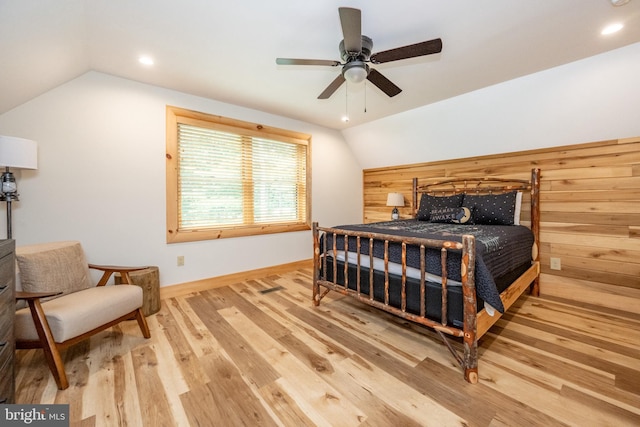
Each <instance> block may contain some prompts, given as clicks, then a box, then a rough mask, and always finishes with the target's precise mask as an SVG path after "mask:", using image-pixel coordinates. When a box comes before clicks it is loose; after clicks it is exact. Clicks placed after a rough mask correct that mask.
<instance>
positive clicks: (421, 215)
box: [416, 193, 464, 221]
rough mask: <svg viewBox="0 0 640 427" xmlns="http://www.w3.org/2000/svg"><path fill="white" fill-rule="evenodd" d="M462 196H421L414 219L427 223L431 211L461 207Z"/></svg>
mask: <svg viewBox="0 0 640 427" xmlns="http://www.w3.org/2000/svg"><path fill="white" fill-rule="evenodd" d="M463 198H464V194H455V195H453V196H431V195H429V194H426V193H424V194H422V196H421V197H420V207H419V208H418V215H416V219H418V220H420V221H429V219H430V218H431V211H432V210H433V209H437V208H459V207H460V206H462V199H463Z"/></svg>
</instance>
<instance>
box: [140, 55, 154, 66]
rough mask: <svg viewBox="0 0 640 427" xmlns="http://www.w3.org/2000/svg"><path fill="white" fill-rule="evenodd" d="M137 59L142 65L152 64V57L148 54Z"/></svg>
mask: <svg viewBox="0 0 640 427" xmlns="http://www.w3.org/2000/svg"><path fill="white" fill-rule="evenodd" d="M138 61H139V62H140V63H141V64H143V65H153V58H151V57H150V56H141V57H140V58H138Z"/></svg>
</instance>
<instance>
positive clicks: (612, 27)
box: [600, 22, 624, 36]
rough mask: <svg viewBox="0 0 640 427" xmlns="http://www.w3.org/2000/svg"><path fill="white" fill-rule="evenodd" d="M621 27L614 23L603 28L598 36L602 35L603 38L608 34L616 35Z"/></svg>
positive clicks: (619, 24)
mask: <svg viewBox="0 0 640 427" xmlns="http://www.w3.org/2000/svg"><path fill="white" fill-rule="evenodd" d="M622 27H624V25H622V24H621V23H619V22H616V23H615V24H611V25H607V26H606V27H604V29H603V30H602V31H601V32H600V34H602V35H603V36H607V35H609V34H613V33H617V32H618V31H620V30H621V29H622Z"/></svg>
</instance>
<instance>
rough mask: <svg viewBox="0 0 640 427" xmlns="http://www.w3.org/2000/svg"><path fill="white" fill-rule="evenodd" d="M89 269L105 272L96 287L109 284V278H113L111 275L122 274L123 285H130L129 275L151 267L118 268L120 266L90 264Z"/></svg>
mask: <svg viewBox="0 0 640 427" xmlns="http://www.w3.org/2000/svg"><path fill="white" fill-rule="evenodd" d="M89 268H92V269H94V270H100V271H103V272H104V273H103V274H102V277H101V278H100V281H99V282H98V284H97V285H96V286H104V285H106V284H107V282H108V281H109V278H110V277H111V275H112V274H113V273H120V276H121V277H122V283H123V284H125V283H127V284H130V283H131V278H130V277H129V273H130V272H132V271H139V270H144V269H145V268H149V267H148V266H144V267H125V266H118V265H98V264H89Z"/></svg>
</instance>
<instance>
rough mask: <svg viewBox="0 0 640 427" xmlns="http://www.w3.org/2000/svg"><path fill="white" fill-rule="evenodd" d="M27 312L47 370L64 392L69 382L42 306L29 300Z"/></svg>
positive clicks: (37, 301) (38, 301) (36, 301)
mask: <svg viewBox="0 0 640 427" xmlns="http://www.w3.org/2000/svg"><path fill="white" fill-rule="evenodd" d="M29 310H30V311H31V317H32V318H33V323H34V325H35V328H36V331H37V332H38V337H39V338H40V344H41V345H42V350H43V351H44V357H45V359H47V364H48V365H49V369H50V370H51V373H52V374H53V378H54V379H55V380H56V384H57V385H58V388H59V389H60V390H64V389H66V388H68V387H69V381H68V380H67V374H66V372H65V371H64V362H63V361H62V357H61V356H60V351H59V350H58V346H57V345H56V342H55V340H54V339H53V334H52V333H51V329H50V328H49V322H48V321H47V317H46V316H45V314H44V310H43V309H42V305H41V304H40V300H39V299H32V300H29Z"/></svg>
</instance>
